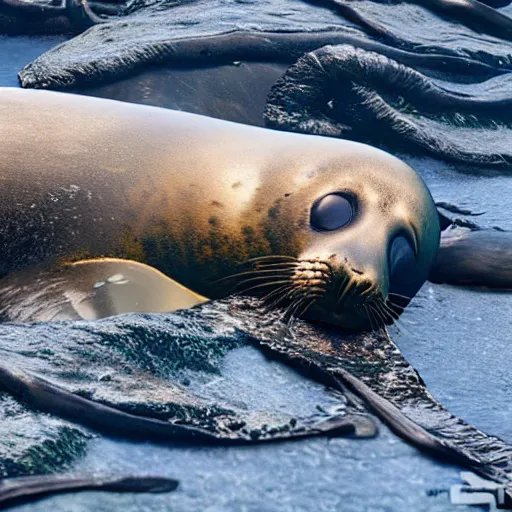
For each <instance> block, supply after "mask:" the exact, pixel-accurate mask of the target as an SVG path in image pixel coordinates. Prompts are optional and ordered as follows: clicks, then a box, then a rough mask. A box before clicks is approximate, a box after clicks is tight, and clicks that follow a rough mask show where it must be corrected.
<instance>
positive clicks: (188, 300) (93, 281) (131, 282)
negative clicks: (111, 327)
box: [0, 258, 207, 322]
mask: <svg viewBox="0 0 512 512" xmlns="http://www.w3.org/2000/svg"><path fill="white" fill-rule="evenodd" d="M206 300H207V299H206V298H205V297H202V296H200V295H197V294H196V293H194V292H192V291H191V290H189V289H187V288H185V287H184V286H182V285H180V284H179V283H177V282H176V281H173V280H172V279H170V278H169V277H167V276H166V275H165V274H162V273H161V272H159V271H158V270H156V269H155V268H153V267H150V266H148V265H145V264H143V263H138V262H136V261H131V260H122V259H116V258H102V259H93V260H83V261H78V262H75V263H70V264H65V265H61V266H53V267H38V268H32V269H27V270H21V271H18V272H14V273H12V274H9V275H8V276H6V277H5V278H3V279H2V280H1V281H0V318H1V319H2V320H3V321H15V322H30V321H55V320H95V319H99V318H104V317H107V316H113V315H117V314H121V313H160V312H169V311H175V310H177V309H183V308H189V307H192V306H195V305H197V304H200V303H202V302H205V301H206Z"/></svg>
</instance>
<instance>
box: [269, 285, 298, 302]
mask: <svg viewBox="0 0 512 512" xmlns="http://www.w3.org/2000/svg"><path fill="white" fill-rule="evenodd" d="M290 288H292V289H293V288H295V285H294V284H293V283H292V282H291V281H290V283H289V284H288V285H283V286H280V287H279V288H277V289H276V290H272V291H270V292H269V293H267V295H265V296H264V297H263V298H262V299H261V300H262V301H263V302H267V301H268V300H270V299H271V298H272V297H274V296H275V295H279V294H280V293H285V292H286V291H287V290H289V289H290Z"/></svg>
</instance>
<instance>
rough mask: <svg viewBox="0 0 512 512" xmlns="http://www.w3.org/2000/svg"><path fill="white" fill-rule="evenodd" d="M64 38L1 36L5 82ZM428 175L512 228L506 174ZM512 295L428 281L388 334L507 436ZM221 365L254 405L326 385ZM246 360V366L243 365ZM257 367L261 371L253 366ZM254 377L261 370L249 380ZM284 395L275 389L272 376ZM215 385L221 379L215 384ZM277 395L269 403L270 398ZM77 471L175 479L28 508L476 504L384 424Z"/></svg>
mask: <svg viewBox="0 0 512 512" xmlns="http://www.w3.org/2000/svg"><path fill="white" fill-rule="evenodd" d="M62 40H63V38H57V37H56V38H46V39H41V38H37V39H34V38H16V39H9V38H3V37H1V38H0V85H1V86H14V85H16V78H15V75H16V72H17V71H18V70H19V69H20V68H21V66H22V65H24V64H25V63H27V62H29V61H30V60H31V59H33V58H34V57H35V56H36V55H37V54H39V53H41V52H42V51H45V50H46V49H48V48H50V47H51V46H52V45H54V44H58V43H59V42H61V41H62ZM404 158H405V159H406V160H407V161H408V162H409V163H411V164H412V165H413V166H414V167H415V168H416V169H417V170H418V171H419V172H420V173H421V174H422V175H423V177H424V179H425V180H426V182H427V183H428V185H429V186H430V188H431V190H432V193H433V195H434V197H435V198H436V200H446V201H450V202H454V203H456V204H458V205H459V206H461V207H469V208H471V209H473V210H475V211H486V214H485V215H484V216H482V217H479V218H478V222H479V223H481V224H485V225H499V226H501V227H503V228H507V229H512V218H511V216H510V211H512V178H510V177H503V176H499V175H495V176H493V177H482V176H479V175H467V174H462V173H459V172H458V169H457V168H456V167H455V166H453V165H450V164H446V163H444V162H439V161H436V160H431V159H425V158H415V157H404ZM511 324H512V294H507V293H488V292H485V291H479V290H464V289H457V288H453V287H449V286H438V285H431V284H427V285H425V287H424V288H423V290H422V291H421V293H420V295H419V297H418V298H417V299H416V300H415V301H414V302H413V304H412V305H411V307H410V308H409V309H408V310H407V311H406V313H405V314H404V316H403V319H402V325H403V329H404V331H405V333H404V334H398V333H395V334H394V339H395V341H396V342H397V344H398V345H399V346H400V348H401V350H402V351H403V353H404V355H405V356H406V357H407V358H408V360H409V361H410V362H411V363H412V364H413V366H415V367H416V368H417V369H418V370H419V372H420V374H421V376H422V377H423V379H424V380H425V381H426V383H427V385H428V387H429V389H430V390H431V392H432V393H433V394H434V395H435V396H436V397H437V398H438V399H439V400H440V401H441V402H442V403H444V404H445V405H447V406H448V407H449V409H450V410H451V411H452V412H453V413H455V414H457V415H459V416H460V417H462V418H464V419H465V420H467V421H469V422H471V423H472V424H474V425H475V426H476V427H478V428H481V429H483V430H484V431H487V432H489V433H493V434H496V435H499V436H502V437H503V438H504V439H505V440H507V441H508V442H512V427H511V425H510V414H509V411H510V408H511V407H512V386H511V384H512V378H511V375H512V371H511V370H512V357H511V356H512V345H511V343H510V342H511V340H510V338H511V336H510V333H511V332H512V325H511ZM225 365H226V368H225V371H226V372H227V373H228V374H230V375H232V376H234V377H235V378H237V379H239V380H240V382H243V383H244V387H245V388H246V389H248V390H250V394H249V395H245V396H244V397H243V399H244V400H246V401H249V402H251V403H257V401H258V399H259V394H258V390H259V389H260V388H265V390H266V391H267V392H269V393H273V394H274V396H275V400H276V401H277V402H281V403H282V404H283V405H284V406H286V407H290V408H291V409H297V410H298V409H299V408H300V407H301V402H303V401H305V400H315V397H316V396H318V395H317V393H322V392H323V391H322V389H321V388H320V387H319V386H318V385H317V384H314V383H309V382H307V381H304V379H303V378H302V377H300V376H298V375H296V374H295V373H294V372H293V371H292V370H289V369H287V368H285V367H283V366H282V365H280V364H279V363H275V362H273V363H268V362H267V361H266V360H265V359H264V357H263V356H262V355H261V354H260V353H259V352H257V351H256V350H255V349H250V348H244V349H241V350H236V351H234V352H233V353H232V354H231V355H230V356H229V357H228V358H227V359H226V362H225ZM247 367H251V369H253V371H252V372H247V371H245V368H247ZM258 369H259V370H258ZM255 375H256V376H258V377H255ZM276 378H279V382H280V384H281V386H280V389H281V390H282V387H283V386H284V387H286V388H287V389H289V393H288V394H285V395H282V396H279V394H278V393H280V392H281V391H279V392H278V391H277V390H276V388H275V386H274V384H275V383H274V379H276ZM219 388H220V389H222V385H221V384H220V385H219ZM277 402H276V403H277ZM76 469H78V470H86V471H105V472H109V473H110V472H117V471H119V472H127V471H130V472H134V473H159V474H164V475H170V476H173V477H177V478H179V479H180V480H181V486H180V488H179V490H178V492H176V493H174V494H169V495H160V496H147V495H138V496H136V495H116V494H103V493H94V494H92V493H82V494H77V495H71V494H68V495H63V496H56V497H52V498H49V499H46V500H43V501H40V502H38V503H35V504H31V505H26V506H22V507H18V508H16V510H20V511H21V510H23V511H29V510H30V511H46V510H49V509H50V508H51V509H53V510H55V511H68V510H73V511H93V510H94V511H95V512H99V511H107V510H114V509H124V510H126V512H128V511H130V512H131V511H137V510H145V511H171V510H173V511H176V510H208V511H217V510H219V511H220V510H241V509H243V510H248V511H253V510H254V511H257V510H258V511H259V510H266V511H272V510H304V511H306V510H326V511H327V510H344V511H364V510H369V511H370V510H371V511H404V512H405V511H411V510H415V511H436V512H437V511H449V510H460V511H464V510H468V511H469V510H474V509H472V508H471V509H470V508H465V507H454V506H452V505H450V503H449V501H448V498H447V495H446V494H445V493H441V494H439V495H438V496H430V497H427V491H429V490H431V489H439V488H441V489H446V488H447V487H449V486H450V485H451V484H453V483H458V473H459V471H460V469H459V468H457V467H455V466H447V465H443V464H440V463H438V462H436V461H433V460H432V459H430V458H428V457H426V456H424V455H422V454H420V453H419V452H418V451H417V450H415V449H414V448H412V447H410V446H408V445H407V444H406V443H404V442H402V441H401V440H400V439H398V438H396V437H395V436H394V435H392V434H391V433H390V432H389V431H388V430H387V429H386V428H384V427H383V428H382V435H381V436H379V437H378V438H377V439H373V440H365V441H361V440H359V441H356V440H348V439H332V440H328V439H309V440H303V441H299V442H290V443H283V444H277V445H266V446H254V447H245V448H240V447H236V448H225V447H222V448H205V447H197V446H186V445H173V444H168V445H157V444H151V443H132V442H125V441H117V440H113V439H108V438H104V437H101V438H98V439H96V440H95V441H93V442H92V443H91V444H90V450H89V453H88V454H87V456H86V457H85V459H84V460H82V461H80V462H79V463H78V464H77V466H76Z"/></svg>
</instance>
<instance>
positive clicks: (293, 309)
mask: <svg viewBox="0 0 512 512" xmlns="http://www.w3.org/2000/svg"><path fill="white" fill-rule="evenodd" d="M306 301H307V296H303V297H300V298H299V299H297V300H296V301H294V302H292V304H291V305H290V307H289V308H288V309H287V310H286V312H285V316H284V319H287V320H286V323H287V325H288V327H291V326H292V325H293V319H294V316H295V313H296V312H297V311H298V309H299V308H300V307H301V306H302V305H303V304H304V302H306Z"/></svg>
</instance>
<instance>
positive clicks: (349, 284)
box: [338, 278, 355, 307]
mask: <svg viewBox="0 0 512 512" xmlns="http://www.w3.org/2000/svg"><path fill="white" fill-rule="evenodd" d="M354 284H355V280H354V279H353V278H351V279H349V281H348V283H347V285H346V286H345V289H344V290H343V293H342V294H341V296H340V297H339V298H338V305H339V306H340V307H341V305H342V304H343V301H344V299H345V298H346V296H347V295H348V292H349V291H350V290H351V289H352V288H353V286H354Z"/></svg>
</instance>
